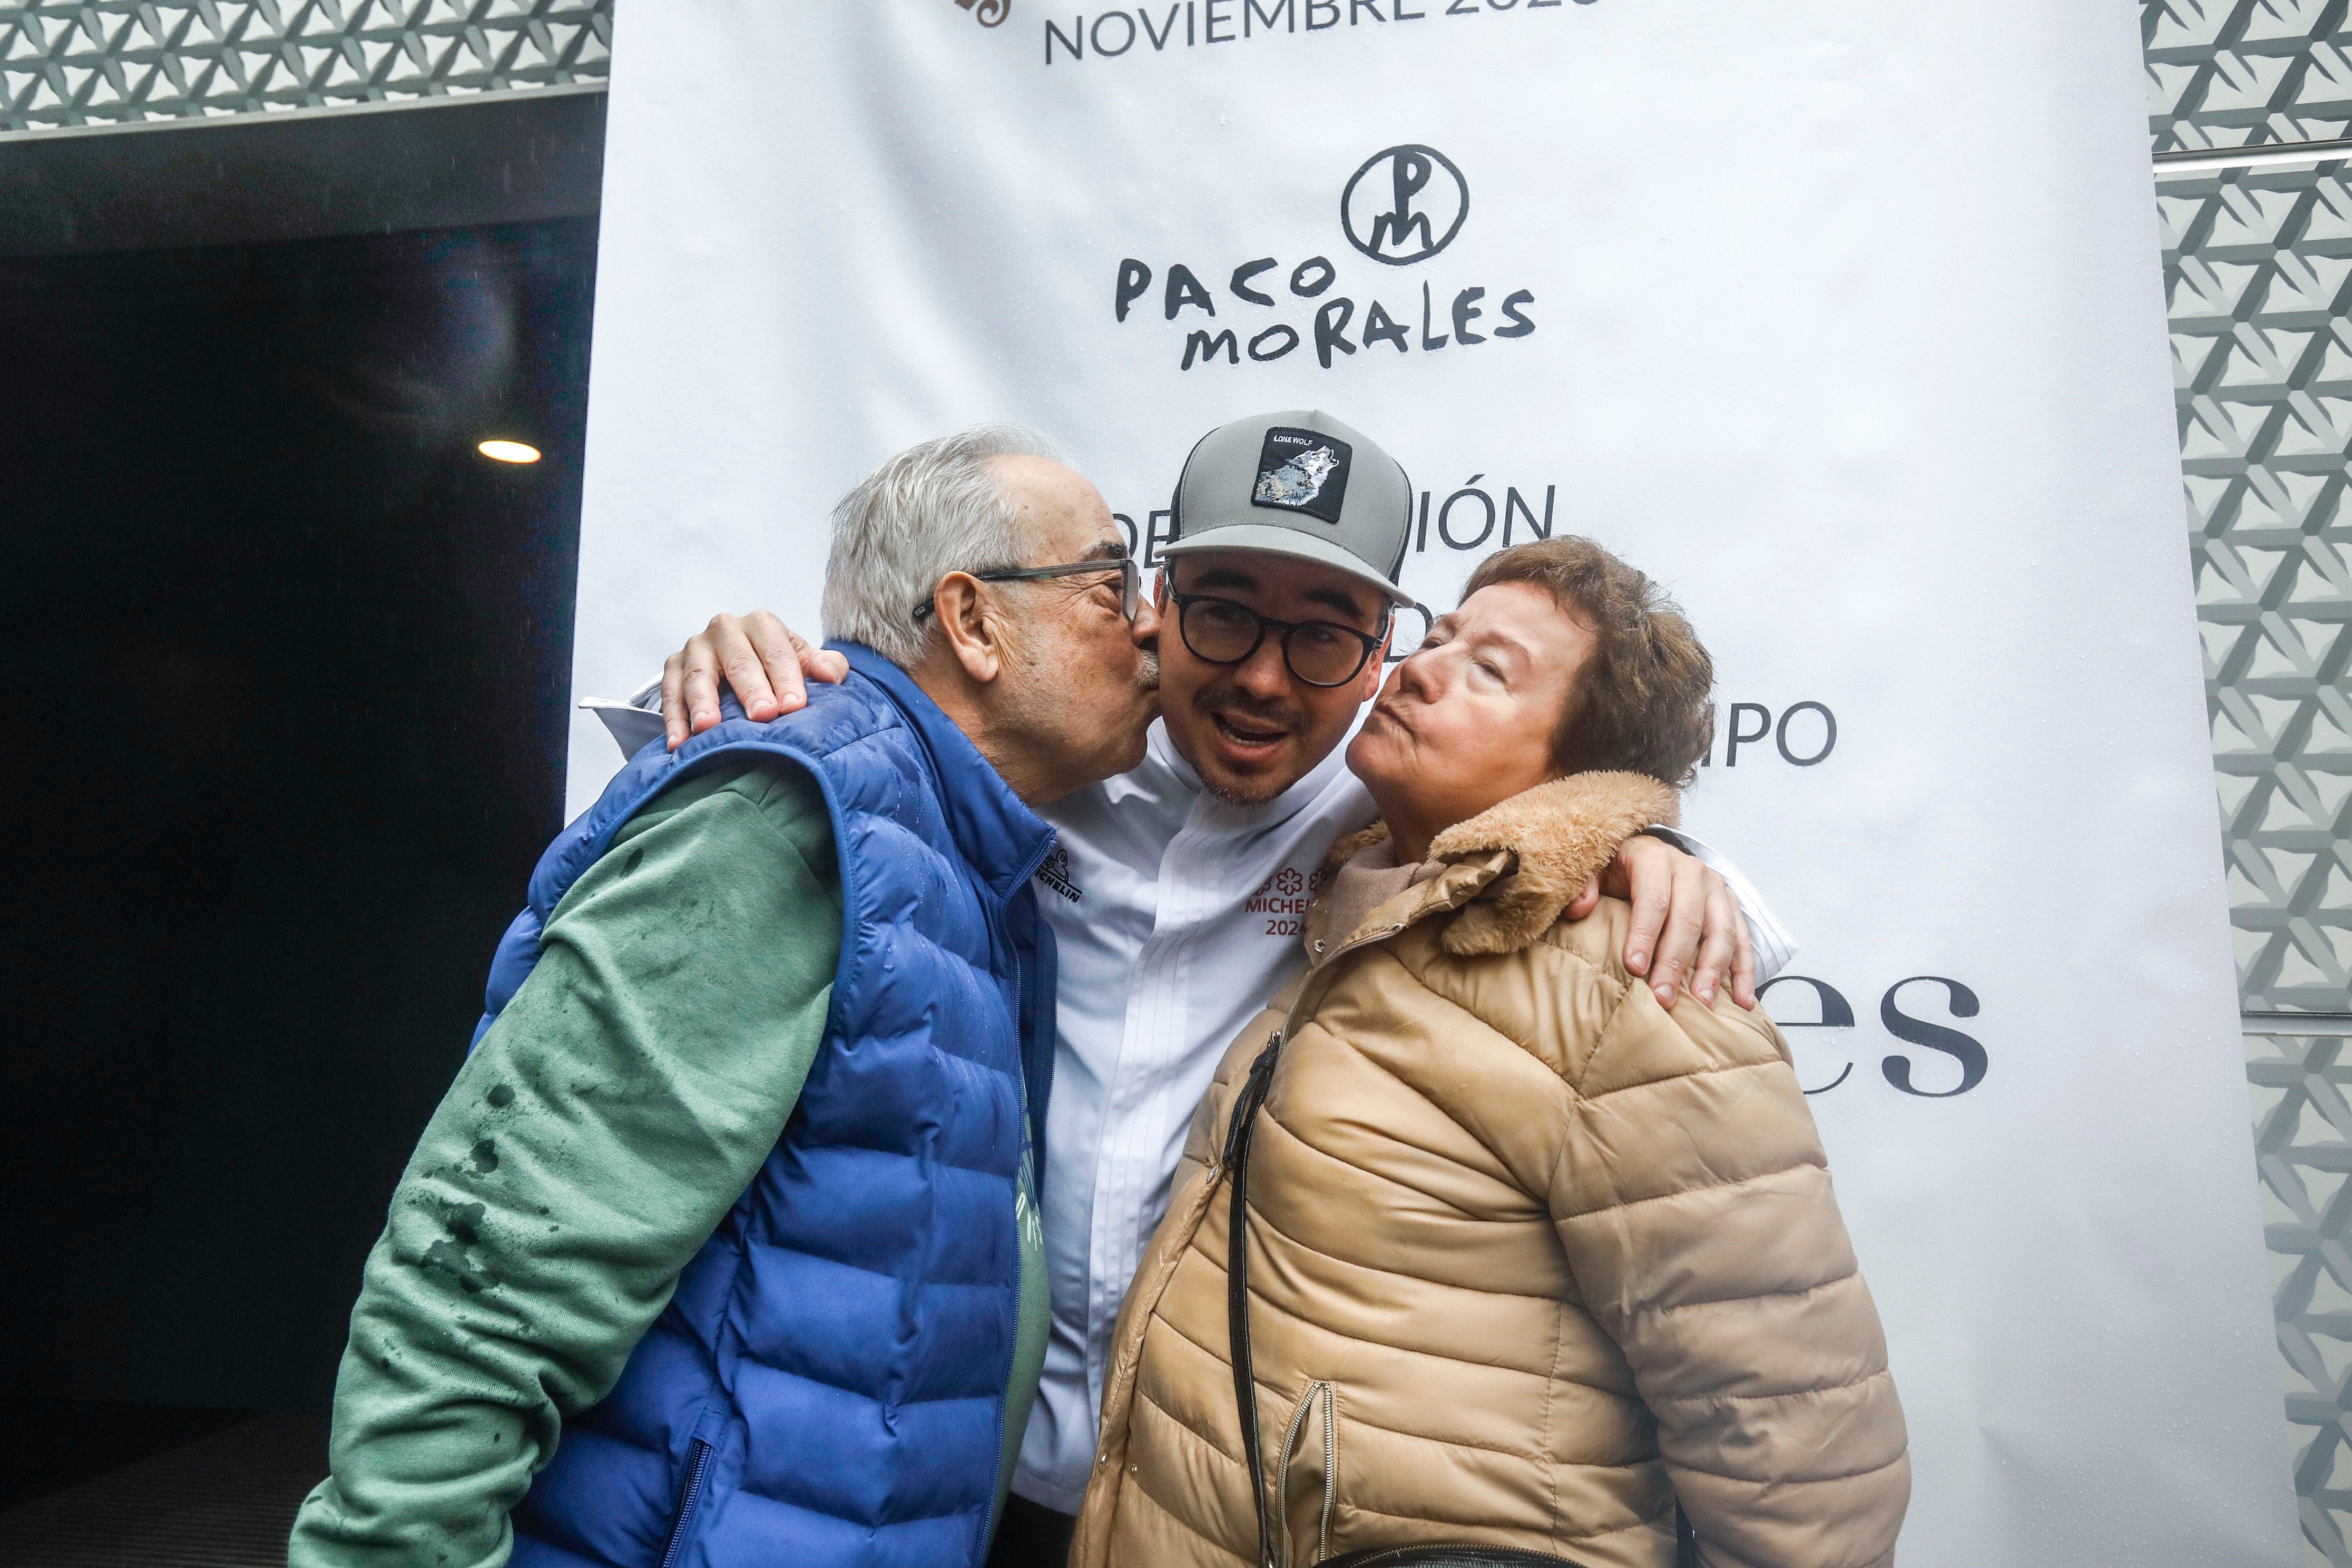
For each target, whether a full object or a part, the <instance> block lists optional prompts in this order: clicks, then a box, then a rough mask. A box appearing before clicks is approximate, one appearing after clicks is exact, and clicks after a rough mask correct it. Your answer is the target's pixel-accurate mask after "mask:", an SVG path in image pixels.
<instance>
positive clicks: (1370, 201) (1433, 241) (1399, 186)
mask: <svg viewBox="0 0 2352 1568" xmlns="http://www.w3.org/2000/svg"><path fill="white" fill-rule="evenodd" d="M1468 216H1470V183H1469V182H1468V181H1467V180H1465V179H1464V178H1463V177H1462V171H1461V170H1459V169H1457V168H1455V167H1454V160H1453V159H1451V158H1449V157H1447V156H1446V155H1445V154H1444V153H1441V152H1439V151H1438V150H1437V149H1436V148H1434V147H1423V146H1422V145H1420V144H1419V143H1417V142H1415V143H1409V144H1407V145H1405V146H1402V147H1391V148H1389V149H1388V150H1387V151H1386V152H1382V153H1373V154H1372V156H1371V158H1370V160H1369V161H1368V162H1367V163H1365V164H1364V166H1363V167H1362V168H1360V169H1359V170H1357V171H1356V175H1355V178H1353V179H1351V180H1349V182H1348V188H1347V189H1346V190H1345V191H1344V192H1342V193H1341V194H1340V196H1339V221H1340V223H1341V225H1342V226H1344V227H1345V228H1346V229H1347V231H1348V243H1349V244H1350V245H1352V246H1354V247H1356V248H1357V249H1358V250H1360V251H1362V252H1363V253H1364V254H1365V255H1366V256H1369V257H1370V258H1372V259H1373V260H1375V261H1379V262H1384V263H1386V264H1387V265H1389V266H1391V267H1410V266H1412V264H1413V263H1414V262H1416V261H1426V260H1428V259H1429V258H1431V257H1433V256H1434V255H1436V254H1437V253H1438V252H1439V251H1441V250H1443V249H1444V248H1445V247H1447V246H1449V245H1451V244H1453V243H1454V236H1455V235H1457V234H1459V233H1461V232H1462V220H1463V219H1464V218H1466V217H1468Z"/></svg>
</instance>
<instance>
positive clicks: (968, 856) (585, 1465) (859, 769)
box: [289, 427, 1158, 1568]
mask: <svg viewBox="0 0 2352 1568" xmlns="http://www.w3.org/2000/svg"><path fill="white" fill-rule="evenodd" d="M825 618H826V621H827V623H828V624H829V625H830V626H832V627H833V628H834V630H835V634H836V637H837V639H838V640H837V642H836V644H835V648H836V650H837V651H838V652H839V654H840V655H841V656H842V657H844V658H845V659H846V661H847V665H848V673H847V677H846V679H844V680H843V681H842V682H841V683H840V684H839V685H836V686H827V687H824V689H820V690H818V691H816V692H814V693H813V694H812V695H811V697H810V700H809V701H808V703H807V705H806V706H805V707H804V708H802V709H801V710H798V711H796V712H793V714H791V715H789V716H788V717H785V718H782V719H776V720H772V721H768V722H764V723H761V722H753V721H751V720H749V719H746V718H744V717H743V716H742V715H741V712H740V710H735V709H732V708H731V704H730V716H729V717H728V718H727V720H726V721H724V722H721V723H719V725H718V726H717V727H716V728H713V729H711V730H709V731H706V732H704V733H703V734H701V735H699V736H698V737H697V738H696V739H695V740H694V741H693V742H690V743H688V744H687V745H685V746H682V747H680V748H678V749H677V750H676V751H675V752H671V751H666V750H664V749H663V748H662V747H661V746H659V745H656V746H653V747H650V748H649V749H648V750H647V751H646V752H645V753H643V754H641V755H639V756H638V757H637V758H636V759H635V761H633V762H632V763H631V764H630V765H629V766H628V767H627V768H625V770H624V771H623V772H622V773H621V774H620V775H619V777H617V778H616V779H615V780H614V783H613V784H612V786H611V787H610V788H609V789H607V790H606V791H605V793H604V797H603V798H602V799H601V800H600V801H599V802H598V803H597V804H596V805H595V806H594V807H593V808H592V809H591V810H590V811H588V812H587V813H586V814H585V815H584V816H582V817H581V818H580V819H579V820H578V821H576V822H574V823H573V824H572V826H571V827H569V828H567V829H566V830H565V832H564V833H563V834H562V837H559V838H558V839H557V840H556V842H555V843H554V844H553V845H552V846H551V847H550V848H549V850H548V852H547V854H546V856H545V857H544V858H542V859H541V863H540V867H539V869H538V871H537V873H536V874H535V875H534V876H533V877H532V879H531V886H530V906H529V908H527V909H526V910H524V912H523V913H522V914H521V915H520V917H519V918H518V919H517V921H516V922H515V925H514V927H513V929H512V930H510V931H509V933H508V936H507V938H506V940H505V942H503V943H502V944H501V946H500V948H499V956H498V959H497V961H496V963H495V964H494V966H493V970H492V973H491V980H490V1006H489V1013H488V1016H486V1017H485V1018H484V1020H483V1023H482V1026H481V1028H480V1029H479V1030H478V1032H477V1034H476V1037H475V1046H474V1049H473V1052H472V1055H471V1056H470V1058H468V1059H467V1062H466V1065H465V1067H464V1068H463V1069H462V1070H461V1071H460V1072H459V1073H458V1075H457V1079H456V1081H455V1083H454V1084H453V1085H452V1086H451V1088H450V1090H449V1093H448V1095H447V1097H446V1099H445V1100H443V1101H442V1103H441V1106H440V1108H439V1110H437V1111H436V1113H435V1115H434V1117H433V1119H432V1121H431V1122H430V1124H429V1125H428V1126H427V1127H426V1129H425V1134H424V1137H423V1138H422V1140H421V1141H420V1142H418V1144H417V1148H416V1152H415V1156H414V1157H413V1158H412V1159H411V1160H410V1162H409V1164H408V1168H407V1170H406V1172H405V1173H404V1174H403V1176H402V1177H401V1180H400V1183H399V1185H398V1187H397V1188H396V1190H395V1191H394V1195H393V1201H392V1207H391V1214H390V1217H389V1219H388V1220H387V1223H386V1225H385V1228H384V1232H383V1238H382V1239H381V1240H380V1241H379V1242H378V1243H377V1244H376V1247H375V1248H374V1250H373V1253H372V1254H371V1256H370V1257H369V1259H368V1262H367V1268H366V1272H365V1276H364V1280H363V1285H362V1291H361V1294H360V1299H359V1302H358V1305H357V1306H356V1307H355V1308H354V1310H353V1311H352V1331H351V1341H350V1346H349V1348H348V1350H347V1351H346V1352H345V1354H344V1357H343V1362H342V1367H341V1373H340V1375H339V1377H338V1380H337V1383H336V1390H335V1412H334V1433H333V1438H332V1445H331V1461H332V1466H333V1473H332V1474H331V1476H330V1477H329V1478H328V1479H326V1480H324V1481H322V1482H320V1485H319V1487H318V1488H317V1489H316V1490H315V1491H313V1492H312V1493H311V1495H310V1499H309V1500H307V1501H306V1502H305V1503H304V1504H303V1506H302V1509H301V1511H300V1512H299V1515H298V1516H297V1518H296V1521H295V1525H294V1533H293V1540H292V1543H291V1547H290V1552H289V1558H290V1561H291V1562H292V1563H297V1564H306V1565H308V1564H321V1565H323V1564H360V1563H369V1564H383V1565H386V1568H389V1565H391V1564H404V1565H405V1564H433V1565H446V1568H494V1565H496V1564H499V1563H506V1562H508V1561H509V1560H511V1561H512V1562H514V1563H523V1564H565V1565H580V1564H611V1565H615V1568H618V1565H623V1564H644V1565H646V1568H652V1565H654V1564H662V1565H664V1568H667V1565H669V1564H673V1563H698V1564H712V1565H731V1564H750V1563H796V1564H818V1563H908V1564H928V1563H937V1564H941V1565H946V1564H959V1565H961V1564H968V1563H976V1562H977V1561H979V1559H980V1558H981V1556H982V1553H983V1552H985V1551H986V1550H987V1543H988V1540H989V1534H990V1531H991V1529H992V1523H993V1521H994V1518H995V1515H996V1512H997V1510H999V1509H1000V1508H1002V1506H1003V1491H1004V1482H1005V1479H1006V1478H1007V1477H1009V1476H1010V1474H1011V1472H1012V1469H1013V1457H1014V1455H1015V1454H1016V1453H1017V1451H1018V1448H1019V1445H1020V1440H1021V1434H1022V1431H1023V1429H1024V1424H1025V1422H1026V1419H1027V1415H1028V1408H1029V1405H1030V1401H1031V1399H1032V1397H1033V1394H1034V1389H1035V1387H1036V1383H1037V1377H1038V1369H1039V1366H1040V1364H1041V1363H1042V1361H1043V1359H1044V1355H1045V1339H1046V1323H1047V1316H1046V1290H1045V1265H1044V1260H1043V1255H1042V1243H1041V1240H1040V1233H1039V1226H1038V1219H1037V1204H1036V1196H1035V1184H1036V1181H1037V1160H1038V1144H1039V1142H1040V1131H1041V1120H1040V1119H1041V1118H1042V1116H1043V1114H1044V1108H1045V1092H1044V1091H1045V1078H1046V1075H1047V1074H1048V1073H1049V1072H1050V1071H1051V1065H1052V1060H1053V1053H1054V1048H1055V1025H1054V995H1055V970H1054V962H1053V960H1054V942H1053V937H1052V933H1051V931H1050V929H1049V928H1047V927H1046V925H1045V922H1044V921H1043V919H1042V918H1041V916H1040V914H1039V911H1038V909H1037V900H1036V894H1035V892H1034V889H1033V884H1032V882H1031V878H1032V876H1033V875H1034V873H1035V872H1036V871H1037V869H1038V868H1039V866H1040V865H1041V864H1042V863H1043V861H1044V860H1045V856H1046V854H1047V853H1048V851H1049V850H1050V849H1051V848H1052V847H1053V845H1054V835H1053V832H1052V830H1051V829H1050V828H1048V827H1047V826H1046V825H1045V822H1044V821H1042V820H1041V819H1040V818H1039V817H1038V816H1036V815H1035V813H1034V811H1033V810H1032V807H1034V806H1035V805H1038V804H1040V803H1042V802H1045V801H1048V800H1053V799H1055V798H1057V797H1060V796H1064V795H1069V794H1071V793H1072V792H1073V791H1076V790H1078V789H1081V788H1083V787H1085V786H1086V785H1088V784H1094V783H1097V782H1098V781H1100V780H1103V779H1106V778H1108V777H1111V776H1113V775H1115V774H1118V773H1122V772H1124V771H1126V770H1128V769H1129V768H1132V767H1134V766H1135V765H1136V764H1137V763H1139V762H1140V761H1141V760H1142V757H1143V752H1144V732H1145V727H1146V725H1147V724H1148V723H1149V722H1150V719H1151V716H1152V714H1153V711H1154V706H1155V694H1156V689H1157V685H1158V670H1157V665H1156V662H1155V660H1154V658H1153V657H1152V654H1151V652H1150V649H1151V647H1153V646H1154V643H1155V639H1156V637H1157V633H1158V626H1157V616H1156V612H1155V610H1154V607H1153V605H1152V604H1151V603H1150V601H1149V600H1148V599H1145V598H1143V597H1142V596H1141V595H1140V593H1139V580H1138V574H1137V568H1136V565H1135V563H1133V562H1132V561H1130V560H1129V558H1128V554H1127V550H1126V547H1125V545H1124V544H1123V543H1122V542H1121V540H1120V536H1119V532H1118V529H1117V527H1116V526H1115V525H1114V523H1113V521H1112V518H1111V514H1110V510H1109V508H1108V506H1106V505H1105V504H1104V501H1103V499H1102V497H1101V496H1100V495H1099V494H1098V493H1097V491H1096V489H1095V488H1094V487H1093V486H1092V485H1090V484H1088V483H1087V481H1086V480H1085V479H1082V478H1081V477H1079V476H1078V475H1077V474H1076V473H1074V472H1072V471H1071V470H1070V469H1069V468H1066V467H1064V466H1062V464H1061V463H1060V462H1058V461H1057V460H1055V457H1054V455H1053V453H1052V452H1051V450H1050V449H1049V448H1048V447H1045V445H1043V444H1042V443H1041V442H1040V441H1039V440H1038V439H1037V438H1035V437H1031V436H1028V435H1026V434H1024V433H1023V432H1020V431H1017V430H1013V429H1009V428H1004V427H983V428H981V429H977V430H972V431H967V432H964V433H963V434H961V435H959V436H953V437H946V438H944V439H941V440H937V441H931V442H927V443H925V444H924V445H922V446H919V447H914V448H913V449H911V450H909V451H908V452H905V453H902V454H900V455H899V456H898V457H896V458H892V459H890V460H889V461H888V462H887V463H885V464H884V465H883V466H882V467H881V468H879V469H877V471H876V472H875V473H874V474H873V475H872V476H871V477H869V478H868V479H866V481H865V482H864V483H863V484H861V485H859V486H858V487H857V489H855V490H854V491H852V492H851V493H850V495H849V496H848V497H846V498H845V500H843V501H842V503H841V505H840V507H839V509H838V510H836V512H835V539H834V546H833V555H832V560H831V562H830V564H829V568H828V575H827V581H826V595H825Z"/></svg>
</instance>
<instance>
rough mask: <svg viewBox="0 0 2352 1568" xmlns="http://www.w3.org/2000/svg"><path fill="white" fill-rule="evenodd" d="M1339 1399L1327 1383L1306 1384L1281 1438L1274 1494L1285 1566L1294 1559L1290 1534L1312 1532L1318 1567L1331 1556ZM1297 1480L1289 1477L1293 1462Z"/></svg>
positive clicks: (1337, 1467)
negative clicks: (1305, 1389) (1279, 1463)
mask: <svg viewBox="0 0 2352 1568" xmlns="http://www.w3.org/2000/svg"><path fill="white" fill-rule="evenodd" d="M1338 1418H1339V1395H1338V1394H1337V1393H1336V1392H1335V1391H1334V1390H1333V1388H1332V1386H1331V1384H1328V1383H1325V1382H1322V1381H1320V1380H1318V1381H1316V1382H1314V1383H1310V1384H1307V1392H1306V1393H1304V1394H1301V1395H1299V1398H1298V1404H1297V1406H1296V1407H1295V1408H1294V1409H1293V1410H1292V1411H1291V1413H1290V1427H1289V1430H1288V1431H1287V1432H1286V1433H1285V1434H1284V1436H1283V1440H1282V1463H1281V1465H1280V1466H1279V1467H1278V1468H1276V1472H1275V1482H1274V1495H1275V1499H1276V1505H1277V1507H1278V1509H1279V1511H1280V1518H1281V1533H1280V1539H1279V1542H1278V1545H1277V1550H1278V1551H1279V1552H1281V1560H1282V1562H1283V1563H1285V1564H1290V1563H1296V1562H1297V1554H1296V1552H1294V1550H1293V1548H1292V1546H1291V1540H1292V1535H1293V1531H1294V1530H1296V1531H1297V1533H1299V1534H1301V1535H1304V1534H1305V1533H1307V1531H1309V1530H1311V1531H1313V1532H1314V1538H1315V1555H1314V1556H1312V1557H1310V1558H1308V1559H1307V1562H1309V1563H1320V1562H1322V1561H1323V1560H1324V1559H1325V1558H1327V1557H1328V1556H1330V1555H1331V1508H1332V1504H1333V1503H1334V1502H1335V1501H1336V1500H1337V1499H1338V1496H1339V1424H1338ZM1294 1461H1296V1464H1297V1477H1296V1479H1294V1478H1293V1475H1292V1468H1293V1462H1294Z"/></svg>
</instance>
